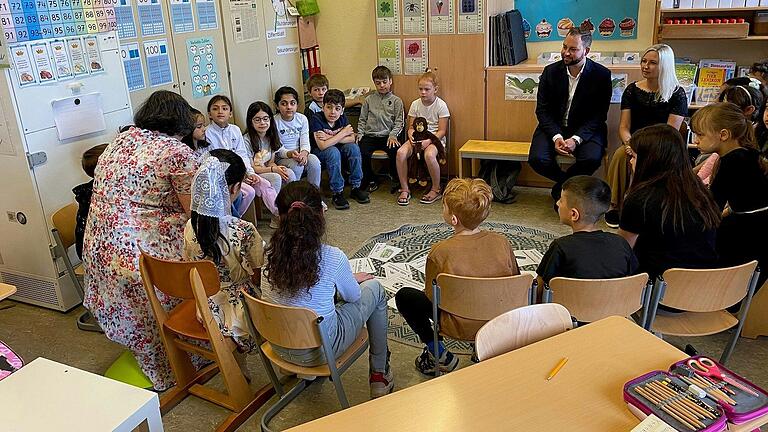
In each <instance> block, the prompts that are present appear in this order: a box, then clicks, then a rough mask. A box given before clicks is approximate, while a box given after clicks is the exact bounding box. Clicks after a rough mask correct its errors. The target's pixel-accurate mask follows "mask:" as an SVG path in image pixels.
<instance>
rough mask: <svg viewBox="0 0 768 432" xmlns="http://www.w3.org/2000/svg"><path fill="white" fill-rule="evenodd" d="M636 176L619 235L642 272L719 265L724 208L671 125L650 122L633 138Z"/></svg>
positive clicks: (655, 274) (655, 272) (631, 143)
mask: <svg viewBox="0 0 768 432" xmlns="http://www.w3.org/2000/svg"><path fill="white" fill-rule="evenodd" d="M629 144H630V147H631V148H632V150H633V152H634V155H633V156H632V159H631V161H630V163H631V164H633V169H634V172H635V177H634V179H633V180H632V182H633V183H632V186H631V187H630V189H629V192H628V194H627V197H626V199H625V200H624V211H622V213H621V223H620V228H619V235H621V236H622V237H624V238H625V239H626V240H627V242H629V245H630V246H632V247H633V248H634V250H635V254H636V255H637V260H638V262H639V269H638V271H639V272H647V273H648V274H650V275H651V277H656V276H659V275H661V274H662V273H664V271H666V270H668V269H670V268H673V267H682V268H715V267H717V253H716V252H715V232H716V230H717V226H718V224H719V223H720V211H719V210H718V208H717V205H716V204H715V200H714V199H713V198H712V194H711V193H710V192H709V190H707V189H706V188H705V187H704V184H703V183H702V182H701V180H699V178H698V177H696V175H695V174H694V173H693V171H692V169H691V163H690V160H689V158H688V151H687V149H686V146H685V143H684V142H683V138H682V136H681V135H680V132H678V131H677V129H675V128H673V127H672V126H669V125H654V126H648V127H645V128H643V129H640V130H639V131H637V132H635V133H634V134H633V135H632V138H631V139H630V141H629Z"/></svg>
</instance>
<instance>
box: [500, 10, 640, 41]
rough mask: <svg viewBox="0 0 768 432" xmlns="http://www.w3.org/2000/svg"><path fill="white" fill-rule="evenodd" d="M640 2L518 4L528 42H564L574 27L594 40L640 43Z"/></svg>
mask: <svg viewBox="0 0 768 432" xmlns="http://www.w3.org/2000/svg"><path fill="white" fill-rule="evenodd" d="M639 3H640V0H622V1H612V2H606V1H604V0H547V1H542V0H517V1H515V7H516V8H517V9H519V10H520V13H521V14H522V15H523V31H524V33H525V38H526V40H527V41H528V42H546V41H553V40H555V41H556V40H562V39H564V38H565V36H566V34H568V30H570V29H571V28H572V27H578V28H580V29H582V30H586V31H589V32H591V33H592V38H593V39H594V40H617V39H619V40H620V39H637V26H638V24H637V16H638V9H639V6H640V4H639Z"/></svg>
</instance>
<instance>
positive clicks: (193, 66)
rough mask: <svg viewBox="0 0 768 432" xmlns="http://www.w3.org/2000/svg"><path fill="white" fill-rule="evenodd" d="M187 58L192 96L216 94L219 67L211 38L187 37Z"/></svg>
mask: <svg viewBox="0 0 768 432" xmlns="http://www.w3.org/2000/svg"><path fill="white" fill-rule="evenodd" d="M187 58H188V59H189V76H190V77H191V78H192V97H194V98H195V99H199V98H202V97H205V96H210V95H212V94H216V93H217V92H218V90H219V68H218V67H217V66H216V47H215V46H214V45H213V39H212V38H210V37H201V38H194V39H187Z"/></svg>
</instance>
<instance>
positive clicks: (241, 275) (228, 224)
mask: <svg viewBox="0 0 768 432" xmlns="http://www.w3.org/2000/svg"><path fill="white" fill-rule="evenodd" d="M210 154H211V155H210V156H209V157H208V158H206V159H205V161H204V162H203V165H202V166H201V167H200V170H199V171H198V172H197V174H196V175H195V179H194V181H193V183H192V203H191V210H192V218H191V219H190V220H189V221H188V222H187V225H186V227H185V228H184V258H185V259H187V260H204V259H205V260H210V261H213V263H214V264H216V268H217V269H218V271H219V279H220V281H221V290H220V291H219V292H218V293H216V294H214V295H213V296H211V297H209V298H208V305H209V306H210V307H211V312H212V313H213V318H214V319H215V320H216V323H217V324H218V325H219V329H220V330H221V334H222V335H224V336H230V337H232V338H233V339H234V340H235V342H236V343H237V345H238V348H239V350H240V351H241V352H247V351H250V350H251V349H253V348H254V347H256V346H257V344H256V341H255V340H254V339H253V337H252V335H251V334H250V333H249V332H248V324H247V321H246V317H245V311H244V309H243V307H244V306H243V303H242V300H241V298H240V290H241V289H245V290H246V291H248V292H249V293H252V294H254V295H257V296H258V297H261V288H260V285H261V266H262V264H263V263H264V246H263V244H262V240H261V236H259V233H258V232H257V231H256V228H255V227H254V226H253V224H252V223H250V222H247V221H244V220H242V219H238V218H236V217H234V216H232V215H231V204H232V202H233V201H234V199H235V198H236V197H238V196H239V195H240V185H241V183H242V182H243V181H244V180H245V178H246V170H245V163H243V160H242V158H240V156H238V155H237V154H236V153H235V152H233V151H231V150H226V149H217V150H211V152H210Z"/></svg>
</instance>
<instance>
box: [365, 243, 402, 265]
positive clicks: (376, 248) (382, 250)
mask: <svg viewBox="0 0 768 432" xmlns="http://www.w3.org/2000/svg"><path fill="white" fill-rule="evenodd" d="M402 251H403V250H402V249H400V248H399V247H395V246H390V245H388V244H386V243H376V244H375V245H373V249H371V253H369V254H368V256H369V257H371V258H374V259H377V260H379V261H382V262H387V261H389V260H390V259H392V257H394V256H395V255H397V254H399V253H400V252H402Z"/></svg>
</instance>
